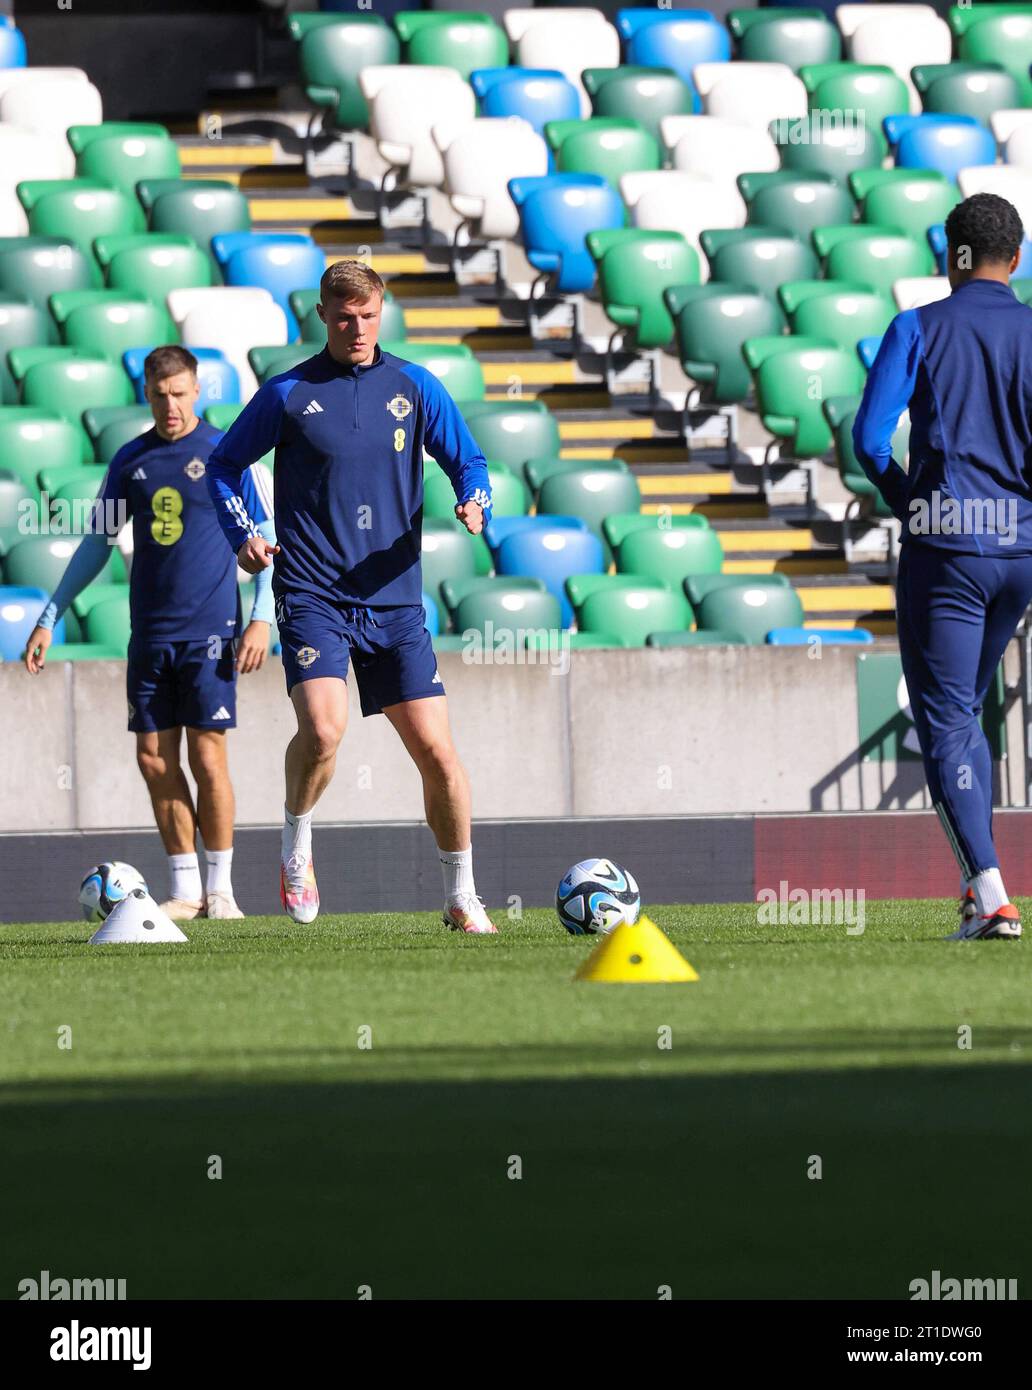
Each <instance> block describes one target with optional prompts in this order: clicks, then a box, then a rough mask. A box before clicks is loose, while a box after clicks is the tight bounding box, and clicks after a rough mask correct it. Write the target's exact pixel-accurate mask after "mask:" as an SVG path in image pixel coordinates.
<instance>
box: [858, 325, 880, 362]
mask: <svg viewBox="0 0 1032 1390" xmlns="http://www.w3.org/2000/svg"><path fill="white" fill-rule="evenodd" d="M881 340H882V335H881V334H880V333H879V334H878V335H877V336H876V337H873V338H861V339H860V341H859V342H858V343H857V345H856V351H857V355H858V357H859V358H860V361H861V362H862V363H863V364H864V366H865V367H866V368H867V370H868V371H870V370H871V368H872V366H873V365H874V359H875V358H876V357H877V356H878V349H879V348H880V347H881Z"/></svg>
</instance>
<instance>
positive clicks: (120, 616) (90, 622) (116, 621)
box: [86, 592, 132, 652]
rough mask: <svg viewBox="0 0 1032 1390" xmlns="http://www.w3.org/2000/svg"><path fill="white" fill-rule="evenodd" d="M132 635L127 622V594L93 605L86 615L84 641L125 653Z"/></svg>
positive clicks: (128, 621)
mask: <svg viewBox="0 0 1032 1390" xmlns="http://www.w3.org/2000/svg"><path fill="white" fill-rule="evenodd" d="M131 634H132V629H131V624H130V620H129V594H128V592H127V593H125V594H122V595H119V596H118V597H117V598H106V599H104V600H103V602H101V603H97V604H94V606H93V607H92V608H91V609H90V611H89V613H88V614H87V615H86V639H87V641H89V642H99V643H100V644H101V645H102V646H105V647H117V648H118V649H119V650H121V651H123V652H126V651H128V649H129V638H130V636H131Z"/></svg>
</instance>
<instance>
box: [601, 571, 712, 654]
mask: <svg viewBox="0 0 1032 1390" xmlns="http://www.w3.org/2000/svg"><path fill="white" fill-rule="evenodd" d="M692 617H693V615H692V610H691V608H690V607H689V605H688V601H687V600H686V599H685V598H684V597H683V596H682V595H681V594H679V593H675V592H674V591H673V590H672V589H669V588H666V587H664V588H662V589H659V588H646V587H644V586H642V585H640V584H635V585H629V586H626V587H621V588H601V589H597V590H596V591H595V592H594V593H593V594H589V595H588V597H587V598H586V599H585V600H584V603H583V604H582V606H581V607H580V609H579V610H578V613H577V625H578V628H579V630H580V631H581V632H611V633H613V634H614V635H615V636H617V637H622V638H623V640H624V641H625V642H626V643H627V644H628V646H632V647H643V646H644V645H645V639H646V638H647V637H648V635H649V633H650V632H665V631H668V630H670V629H674V628H679V627H683V628H687V627H689V626H690V624H691V622H692Z"/></svg>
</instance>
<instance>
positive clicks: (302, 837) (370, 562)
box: [208, 261, 497, 933]
mask: <svg viewBox="0 0 1032 1390" xmlns="http://www.w3.org/2000/svg"><path fill="white" fill-rule="evenodd" d="M383 290H384V286H383V281H382V280H381V279H380V277H379V276H378V275H377V274H376V273H375V272H374V271H373V270H371V269H370V268H369V267H368V266H365V265H363V264H362V263H361V262H360V261H338V262H337V263H336V264H334V265H332V266H330V267H329V269H328V270H327V271H326V273H325V274H324V276H323V278H322V284H321V286H320V291H321V303H320V306H319V316H320V318H321V319H322V320H323V322H324V323H325V324H326V338H327V344H326V347H325V348H324V349H323V350H322V352H320V353H318V354H317V355H316V356H315V357H311V358H309V359H308V360H307V361H305V362H302V363H300V365H299V366H296V367H292V368H291V369H290V371H288V372H283V373H281V374H280V375H279V376H276V377H273V378H272V380H271V381H268V382H266V383H265V384H264V385H263V386H262V387H261V389H260V390H259V391H258V394H257V395H256V396H255V397H254V398H253V399H252V401H251V402H250V404H249V405H248V407H247V409H246V410H244V411H243V413H242V414H241V415H240V416H239V417H238V418H237V420H236V421H235V422H234V424H233V427H232V429H230V430H229V431H228V432H227V434H226V436H225V438H224V439H223V441H222V443H221V444H220V445H219V447H218V448H217V449H216V450H215V452H214V453H213V454H212V456H211V462H210V464H209V467H208V486H209V487H210V488H211V491H212V495H213V496H214V497H215V499H216V502H217V504H218V507H219V516H220V518H221V521H222V529H223V530H224V531H225V533H226V536H227V537H228V539H229V543H230V545H231V546H232V547H233V550H234V552H235V553H236V555H237V559H238V561H239V563H240V565H241V567H242V568H243V569H245V570H248V571H250V572H252V573H255V574H258V573H260V572H261V570H262V569H263V568H264V567H265V566H267V565H269V564H272V563H273V556H275V574H274V577H273V581H272V587H273V593H274V594H275V599H276V621H277V623H278V624H279V633H280V641H281V643H282V647H283V666H284V671H285V674H286V679H287V691H288V693H289V695H290V699H291V701H292V703H293V706H294V711H295V714H296V716H297V733H296V734H295V736H294V738H293V739H292V740H291V742H290V744H289V746H288V748H287V754H286V806H285V812H286V814H285V824H284V828H283V845H282V863H281V874H280V897H281V900H282V902H283V906H284V908H285V909H286V911H287V912H288V913H289V914H290V916H291V917H292V918H293V920H294V921H295V922H311V921H313V920H314V918H315V916H316V914H317V913H318V911H319V893H318V889H317V888H316V884H315V872H314V869H313V866H312V810H313V808H314V806H315V803H316V802H317V801H318V800H319V797H320V796H321V795H322V793H323V791H324V790H325V788H326V787H327V785H328V784H329V781H330V778H331V777H332V776H333V768H334V761H335V759H336V755H337V747H338V745H339V743H340V740H341V738H342V737H343V734H344V729H345V725H346V723H347V714H348V698H347V685H346V684H345V680H346V677H347V673H348V658H349V654H350V657H351V659H352V660H353V661H354V664H355V676H356V679H357V681H358V688H359V692H360V695H361V702H362V714H363V715H370V714H380V713H383V714H385V715H386V716H387V718H388V719H389V720H390V722H391V724H393V726H394V728H395V729H396V730H397V731H398V734H399V735H400V736H401V740H402V742H403V743H404V745H405V747H406V749H407V750H408V752H409V754H410V755H411V757H412V760H413V761H414V763H415V764H416V767H417V768H418V770H419V773H420V776H421V777H422V780H423V796H424V805H425V809H426V818H427V822H428V824H429V826H430V829H431V830H432V831H433V834H434V838H435V839H436V841H437V846H438V851H439V857H440V861H441V865H442V867H443V871H444V891H445V908H444V920H445V923H446V924H447V925H448V926H450V927H453V928H455V929H457V930H459V931H464V932H478V933H483V932H494V931H496V930H497V928H496V927H495V926H494V924H493V923H492V922H491V920H490V919H489V917H488V916H487V913H486V911H485V908H484V904H483V902H482V901H481V900H480V898H478V897H477V895H476V889H475V886H474V882H473V850H472V846H471V835H470V794H469V783H468V781H467V778H466V773H465V770H464V768H463V766H462V764H461V763H460V762H459V759H458V755H457V754H456V751H455V747H454V745H453V743H452V736H451V730H450V728H449V724H448V705H447V700H446V699H445V696H444V686H443V685H442V683H441V678H440V676H439V675H438V673H437V661H436V658H435V657H434V649H433V644H432V642H431V640H430V635H429V633H428V632H427V630H426V624H425V617H424V613H423V605H422V578H421V571H420V560H419V556H420V548H421V547H420V536H421V523H422V508H423V447H424V444H425V446H426V450H427V452H428V453H430V454H432V455H433V457H434V458H435V459H436V460H437V461H438V463H440V465H441V467H442V468H443V469H444V470H445V472H446V473H447V474H448V476H449V478H450V479H451V481H452V484H453V486H454V488H455V496H456V498H457V505H456V508H455V514H456V516H457V517H458V518H459V520H460V521H461V522H462V523H463V525H464V526H465V527H466V530H467V531H469V532H470V533H471V534H472V535H477V534H479V532H480V531H481V530H482V529H483V527H484V524H485V520H486V515H487V513H488V511H489V508H490V500H491V498H490V489H489V484H488V476H487V464H486V462H485V460H484V456H483V454H482V453H481V452H480V450H479V449H478V448H477V445H476V443H475V442H474V440H473V437H472V436H471V434H470V432H469V430H468V429H467V428H466V424H465V422H464V421H463V419H462V416H461V415H460V414H459V411H458V409H457V408H456V406H455V404H454V402H453V401H452V399H451V397H450V396H449V395H448V392H447V391H446V390H445V389H444V387H443V386H442V385H441V384H440V383H439V382H438V380H437V379H436V377H434V376H433V375H431V373H430V372H428V371H426V370H425V368H423V367H420V366H417V365H415V364H414V363H412V362H406V361H404V360H403V359H402V358H400V357H394V356H392V355H391V354H390V353H387V352H384V351H383V349H382V348H380V347H379V346H378V345H377V336H378V334H379V330H380V311H381V307H382V304H383ZM272 448H275V450H276V466H275V470H274V479H275V498H276V530H277V534H278V537H279V544H278V546H272V545H269V544H268V543H267V542H266V541H265V540H264V539H263V538H262V537H261V535H259V534H258V532H257V529H256V527H255V524H254V521H255V519H254V518H253V517H252V516H251V515H250V514H249V508H248V505H247V499H246V497H244V496H243V495H242V494H241V487H240V479H241V477H242V476H243V474H244V470H245V469H246V468H247V467H248V465H249V464H251V463H253V461H254V460H255V459H256V458H260V457H261V455H262V454H264V453H265V452H266V450H268V449H272Z"/></svg>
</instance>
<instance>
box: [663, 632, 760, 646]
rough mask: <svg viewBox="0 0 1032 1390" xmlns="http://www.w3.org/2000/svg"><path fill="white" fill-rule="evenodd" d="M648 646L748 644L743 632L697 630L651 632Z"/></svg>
mask: <svg viewBox="0 0 1032 1390" xmlns="http://www.w3.org/2000/svg"><path fill="white" fill-rule="evenodd" d="M645 645H646V647H740V646H745V645H746V637H745V634H744V633H743V632H721V631H703V630H700V631H696V632H679V631H675V632H650V633H649V635H648V637H646V639H645Z"/></svg>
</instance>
